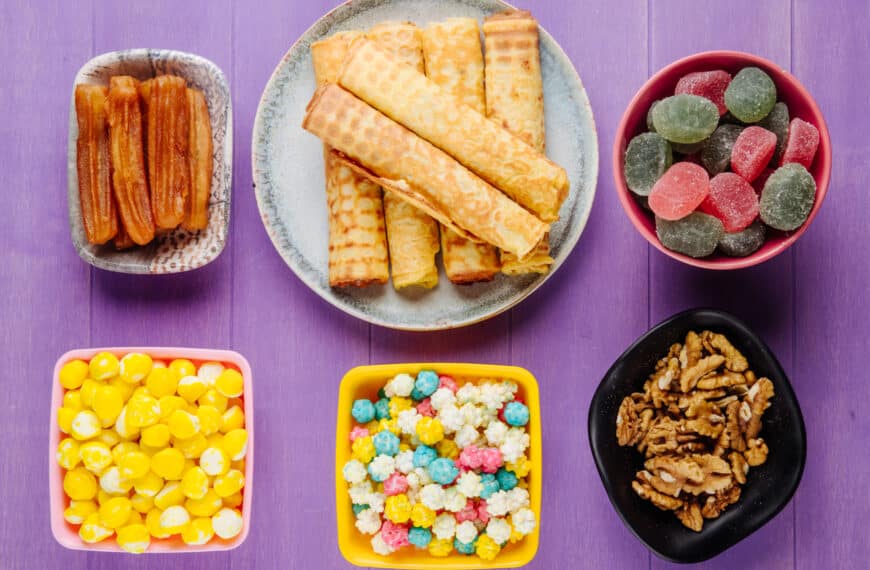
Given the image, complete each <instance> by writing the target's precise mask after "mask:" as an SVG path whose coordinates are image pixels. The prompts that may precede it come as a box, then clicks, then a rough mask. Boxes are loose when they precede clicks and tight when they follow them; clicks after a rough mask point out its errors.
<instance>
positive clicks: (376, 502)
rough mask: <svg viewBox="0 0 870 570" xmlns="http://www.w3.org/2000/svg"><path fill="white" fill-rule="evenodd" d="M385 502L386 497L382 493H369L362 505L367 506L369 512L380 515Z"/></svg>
mask: <svg viewBox="0 0 870 570" xmlns="http://www.w3.org/2000/svg"><path fill="white" fill-rule="evenodd" d="M386 502H387V496H386V495H385V494H384V493H369V496H368V497H367V498H366V502H365V503H364V504H367V505H368V506H369V509H370V510H372V511H374V512H376V513H382V512H384V503H386Z"/></svg>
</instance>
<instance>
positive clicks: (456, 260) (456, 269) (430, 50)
mask: <svg viewBox="0 0 870 570" xmlns="http://www.w3.org/2000/svg"><path fill="white" fill-rule="evenodd" d="M423 57H424V59H425V60H426V75H427V76H428V77H429V78H430V79H431V80H432V81H434V82H435V83H437V84H438V85H440V86H441V88H442V89H444V90H445V91H446V92H447V93H449V94H450V95H452V96H454V97H456V98H457V99H459V100H460V101H462V102H463V103H465V104H466V105H468V106H469V107H471V108H472V109H474V110H475V111H477V112H479V113H485V112H486V101H485V97H484V91H483V52H482V50H481V46H480V28H479V26H478V25H477V20H475V19H474V18H449V19H448V20H445V21H443V22H438V23H434V24H429V25H428V26H426V27H425V28H423ZM441 258H442V259H443V260H444V271H445V273H447V278H448V279H450V281H452V282H453V283H473V282H475V281H488V280H490V279H492V278H493V277H494V276H495V274H496V273H498V270H499V260H498V253H497V250H496V248H494V247H493V246H492V245H490V244H488V243H475V242H473V241H471V240H467V239H465V238H463V237H461V236H459V235H457V234H456V232H454V231H452V230H450V229H449V228H445V227H442V228H441Z"/></svg>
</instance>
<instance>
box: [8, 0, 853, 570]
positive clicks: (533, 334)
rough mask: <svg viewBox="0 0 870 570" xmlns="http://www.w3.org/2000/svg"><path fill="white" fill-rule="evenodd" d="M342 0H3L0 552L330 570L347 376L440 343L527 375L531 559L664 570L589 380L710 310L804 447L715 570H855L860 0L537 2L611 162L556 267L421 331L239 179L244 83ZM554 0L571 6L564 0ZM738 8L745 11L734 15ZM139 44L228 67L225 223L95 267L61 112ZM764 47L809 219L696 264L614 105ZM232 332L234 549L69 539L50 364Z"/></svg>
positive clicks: (250, 92)
mask: <svg viewBox="0 0 870 570" xmlns="http://www.w3.org/2000/svg"><path fill="white" fill-rule="evenodd" d="M336 3H337V0H306V1H303V0H280V1H279V0H269V1H265V2H258V3H250V5H249V3H246V2H241V1H239V2H233V1H232V0H215V1H212V2H208V1H205V0H198V1H187V2H175V1H173V0H157V1H152V2H140V3H138V4H137V5H135V6H122V5H121V4H122V3H117V2H112V1H110V0H92V1H88V0H82V1H81V2H57V3H52V2H48V1H44V2H31V1H28V0H11V1H10V0H6V1H4V2H2V3H0V36H2V38H3V40H2V42H0V61H2V70H3V76H4V77H3V82H2V83H0V110H2V113H3V118H2V120H0V175H2V177H0V178H2V181H3V184H4V189H3V191H2V196H3V197H4V199H5V200H6V202H5V203H4V208H3V210H4V212H5V213H4V216H5V218H4V220H3V222H2V223H0V251H2V262H0V292H2V293H0V315H2V326H0V362H2V371H0V375H2V376H0V377H2V379H3V380H2V387H3V395H2V397H0V398H2V400H3V401H4V402H5V404H4V405H3V406H2V407H3V413H2V414H0V434H2V443H0V568H3V569H17V568H64V569H66V570H74V569H78V568H106V569H110V568H155V569H156V568H175V567H180V566H181V565H182V564H183V565H184V567H186V568H190V569H191V570H192V569H199V568H202V569H208V570H213V569H215V568H254V567H256V568H263V569H265V568H288V567H289V568H306V569H308V568H343V567H346V566H347V564H346V563H345V562H344V561H343V559H342V558H341V556H340V554H339V552H338V548H337V546H336V539H335V530H334V526H335V522H334V509H333V487H332V463H333V453H332V447H333V436H334V431H333V430H334V417H333V416H334V413H335V402H336V397H337V391H338V382H339V379H340V378H341V376H342V374H343V373H344V372H345V371H346V370H347V369H348V368H350V367H352V366H354V365H357V364H364V363H369V362H371V363H378V362H401V361H419V360H454V361H473V362H493V363H511V364H517V365H520V366H525V367H527V368H529V369H530V370H531V371H532V372H533V373H534V374H536V375H537V377H538V379H539V381H540V385H541V396H542V408H543V412H544V418H543V420H544V434H545V435H544V448H545V450H544V452H545V455H546V457H547V462H546V466H545V474H544V507H543V508H544V512H543V519H544V520H543V525H544V527H543V533H542V541H541V548H540V551H539V553H538V556H537V558H536V559H535V561H534V563H533V564H532V566H533V567H535V568H565V567H578V568H579V567H584V568H619V569H621V568H638V567H643V568H646V567H650V568H663V567H666V566H668V564H666V563H664V562H662V561H660V560H658V559H657V558H655V557H654V556H651V555H650V554H649V553H648V552H647V550H646V549H645V548H644V547H643V546H642V545H641V544H640V543H639V542H637V541H636V540H635V539H634V537H633V536H632V535H631V534H630V533H629V532H628V530H626V529H625V528H624V527H623V525H622V523H621V522H620V521H619V519H618V518H617V516H616V514H615V513H614V512H613V510H612V509H611V507H610V504H609V503H608V500H607V497H606V496H605V493H604V490H603V488H602V486H601V484H600V483H599V481H598V475H597V473H596V472H595V467H594V465H593V462H592V456H591V454H590V452H589V450H588V444H587V437H586V430H585V421H586V410H587V405H588V402H589V399H590V397H591V395H592V392H593V390H594V388H595V386H596V385H597V383H598V381H599V379H600V378H601V376H602V375H603V374H604V372H605V371H606V370H607V368H608V367H609V365H610V363H611V361H612V360H613V359H614V358H615V357H616V356H617V355H619V354H620V353H621V352H622V350H623V349H624V348H625V346H627V345H628V344H629V343H630V342H631V341H632V340H633V339H634V338H636V337H637V336H638V335H640V334H641V333H642V332H644V331H645V330H646V329H647V328H648V327H649V326H651V325H653V324H655V323H656V322H658V321H660V320H662V319H664V318H665V317H667V316H669V315H671V314H672V313H675V312H677V311H679V310H681V309H685V308H690V307H695V306H699V305H710V306H715V307H721V308H724V309H727V310H730V311H732V312H734V313H735V314H737V315H738V316H740V317H742V318H744V319H745V320H746V321H748V322H749V323H750V324H751V325H752V326H754V327H755V328H756V329H757V330H758V331H759V332H760V333H761V335H762V336H763V337H764V338H765V340H766V341H767V342H768V343H769V344H770V345H771V346H772V347H773V349H774V350H775V351H776V353H777V355H778V356H779V359H780V361H781V362H782V363H783V366H784V367H785V369H786V370H787V372H788V373H789V374H790V376H791V379H792V382H793V383H794V385H795V389H796V390H797V393H798V396H799V397H800V399H801V402H802V404H803V411H804V416H805V419H806V424H807V432H808V438H809V454H808V461H807V467H806V472H805V475H804V479H803V483H802V484H801V487H800V489H799V490H798V492H797V495H796V497H795V498H794V500H793V501H792V502H791V504H790V505H789V506H788V507H787V508H786V509H785V510H784V511H783V512H782V513H781V514H780V515H779V516H777V517H776V518H775V519H774V520H773V521H771V522H770V523H769V524H768V525H767V526H766V527H764V528H763V529H762V530H760V531H759V532H757V533H756V534H755V535H753V536H752V537H750V538H748V539H747V540H745V541H744V542H742V543H740V544H738V545H737V546H735V547H734V548H732V549H731V550H729V551H727V552H726V553H725V554H723V555H721V556H719V557H718V558H717V559H715V560H713V561H711V562H709V563H707V564H706V565H705V566H707V567H709V568H740V569H741V570H747V569H750V568H765V569H768V568H775V569H779V568H801V569H815V568H866V567H867V564H868V560H870V540H868V531H867V526H866V525H867V521H868V520H870V495H868V488H870V459H868V451H870V446H868V443H867V437H868V435H870V419H868V418H870V415H868V414H867V412H866V411H862V410H863V409H864V406H865V405H867V402H868V401H870V383H868V377H867V369H868V367H867V365H866V364H865V362H864V360H865V357H866V354H867V353H868V348H870V342H868V340H867V339H868V333H870V325H868V324H867V320H868V317H870V311H868V293H870V288H868V285H867V283H868V280H870V265H868V264H870V245H868V239H867V228H868V223H867V221H866V220H867V213H866V212H867V201H868V198H867V196H868V188H867V185H868V180H870V166H868V164H870V162H868V160H867V156H870V137H868V132H870V118H868V117H870V114H868V109H867V103H868V100H867V91H868V89H870V79H868V77H870V63H868V62H870V44H868V35H867V30H868V29H870V3H868V2H867V0H864V1H863V2H860V1H852V2H846V1H842V2H821V1H818V2H810V0H793V1H792V2H789V0H766V1H759V0H731V1H728V2H712V1H710V2H702V1H698V0H680V1H668V2H665V1H656V2H653V1H650V2H648V3H647V2H643V1H642V0H584V1H582V2H573V3H565V2H559V1H557V0H549V1H546V2H545V1H543V0H541V1H540V2H536V3H532V2H526V4H528V5H529V6H531V7H532V8H533V9H534V11H535V14H536V16H537V17H538V18H539V19H540V21H541V23H542V24H543V25H544V26H545V27H546V28H548V29H549V31H550V32H551V33H552V34H553V35H554V36H555V38H556V39H557V41H559V42H560V43H561V44H562V46H563V47H564V48H565V50H566V51H567V52H568V55H569V56H571V58H572V60H573V61H574V64H575V65H576V67H577V69H578V71H579V72H580V75H581V76H582V78H583V82H584V84H585V85H586V87H587V89H588V91H589V95H590V98H591V100H592V105H593V110H594V112H595V118H596V121H597V124H598V132H599V136H600V141H599V142H600V145H601V157H602V167H601V175H600V182H599V188H598V197H597V199H596V203H595V206H594V208H593V212H592V216H591V218H590V221H589V225H588V226H587V228H586V232H585V233H584V234H583V238H582V239H581V240H580V243H579V244H578V246H577V249H576V250H575V252H574V254H573V255H572V256H571V257H570V259H569V260H568V261H567V263H566V264H565V265H564V267H563V268H562V269H561V270H560V271H559V273H558V274H557V275H556V276H554V277H553V279H551V280H550V281H549V282H548V283H547V284H546V285H545V286H544V287H543V288H542V289H541V290H540V291H539V292H538V293H536V294H535V295H534V296H532V297H531V298H530V299H528V300H527V301H526V302H524V303H523V304H522V305H520V306H519V307H517V308H516V309H514V310H513V311H511V312H510V313H508V314H505V315H502V316H501V317H498V318H495V319H493V320H491V321H489V322H486V323H483V324H480V325H477V326H473V327H469V328H466V329H461V330H456V331H450V332H443V333H437V334H410V333H402V332H395V331H391V330H386V329H382V328H378V327H374V326H369V325H367V324H365V323H362V322H359V321H356V320H354V319H353V318H351V317H347V316H345V315H343V314H342V313H340V312H338V311H337V310H335V309H333V308H332V307H330V306H328V305H327V304H326V303H324V302H322V301H321V300H320V299H319V298H318V297H317V296H316V295H314V294H313V293H312V292H310V291H309V290H308V289H307V288H306V287H305V286H304V285H303V284H302V283H301V282H300V281H298V280H297V279H296V277H295V276H294V275H293V274H292V272H291V271H290V270H289V269H288V268H287V267H286V266H285V265H284V263H283V262H282V261H281V259H280V258H279V256H278V254H277V253H276V252H275V250H274V249H273V248H272V245H271V244H270V242H269V240H268V238H267V236H266V232H265V231H264V229H263V226H262V224H261V223H260V218H259V215H258V213H257V208H256V203H255V201H254V193H253V192H252V191H251V170H250V135H251V128H252V123H253V119H254V113H255V110H256V107H257V103H258V101H259V98H260V92H261V90H262V89H263V87H264V86H265V84H266V81H267V79H268V78H269V75H270V73H271V72H272V69H273V68H274V66H275V64H276V63H277V61H278V60H279V59H280V58H281V56H282V55H283V54H284V52H285V51H286V50H287V49H288V47H289V46H290V45H291V43H292V42H293V41H294V40H295V39H296V37H297V36H299V35H300V34H301V33H302V32H303V30H305V29H306V28H307V27H308V26H309V25H311V23H313V22H314V21H315V20H316V19H317V18H318V17H319V16H320V15H321V14H322V13H324V12H325V11H326V10H327V9H329V8H331V7H332V6H333V5H335V4H336ZM569 5H573V6H570V7H569ZM736 16H740V17H743V19H742V20H741V21H740V23H739V24H735V23H734V18H735V17H736ZM131 47H165V48H176V49H181V50H187V51H191V52H195V53H199V54H201V55H203V56H205V57H207V58H209V59H211V60H213V61H214V62H216V63H217V64H218V65H219V66H221V67H222V68H223V70H224V71H225V73H226V74H227V77H228V79H229V80H230V82H231V84H232V90H233V99H234V107H235V182H236V186H235V190H236V191H235V202H234V204H233V220H232V231H231V239H230V241H229V245H228V246H227V249H226V251H225V252H224V253H223V255H222V256H221V257H220V258H219V259H218V260H217V261H216V262H215V263H213V264H212V265H210V266H208V267H206V268H204V269H201V270H199V271H196V272H194V273H190V274H186V275H179V276H172V277H160V278H143V277H133V276H123V275H116V274H112V273H106V272H103V271H99V270H95V269H91V268H90V267H89V266H87V265H86V264H84V263H83V262H82V261H81V260H80V259H79V258H78V256H77V255H76V253H75V252H74V251H73V248H72V245H71V243H70V239H69V230H68V224H67V217H66V208H67V205H66V198H65V196H66V128H67V114H68V106H69V96H70V88H71V82H72V79H73V75H74V73H75V71H76V70H77V69H78V68H79V66H80V65H81V64H82V63H83V62H85V61H86V60H87V59H89V58H90V57H92V56H93V55H95V54H98V53H102V52H106V51H110V50H116V49H121V48H131ZM716 48H724V49H739V50H745V51H750V52H754V53H757V54H760V55H762V56H765V57H768V58H770V59H772V60H773V61H775V62H777V63H779V64H780V65H782V66H783V67H785V68H786V69H791V71H792V72H793V73H794V74H795V75H796V76H797V77H798V78H799V79H800V80H801V81H803V83H804V85H806V86H807V87H808V88H809V90H810V91H811V92H812V93H813V94H814V96H815V97H816V100H817V101H818V103H819V104H820V106H821V108H822V110H823V112H825V114H826V117H827V120H828V126H829V127H830V130H831V136H832V138H833V147H834V149H833V154H834V174H833V180H832V183H831V188H830V192H829V196H828V199H827V202H826V204H825V206H824V208H823V209H822V211H821V214H820V215H819V217H818V218H817V219H816V221H815V223H814V224H813V226H812V228H811V229H810V230H809V232H807V234H806V235H805V236H804V237H803V238H802V240H801V241H800V242H799V243H798V244H797V245H796V247H794V248H792V249H791V250H790V251H789V252H788V253H786V254H784V255H782V256H780V257H779V258H777V259H775V260H773V261H770V262H768V263H766V264H764V265H763V266H761V267H756V268H754V269H749V270H743V271H736V272H732V273H715V272H705V271H702V270H698V269H691V268H688V267H685V266H682V265H679V264H677V263H676V262H674V261H671V260H670V259H668V258H666V257H665V256H663V255H661V254H660V253H658V252H657V251H655V250H654V249H652V248H650V247H648V246H647V245H646V243H645V242H644V241H643V239H642V238H641V237H640V236H639V235H638V234H637V233H636V232H635V230H634V229H633V228H632V227H631V225H630V223H629V221H628V219H627V218H626V216H625V215H624V214H623V212H622V209H621V208H620V206H619V203H618V201H617V198H616V194H615V192H614V189H613V182H612V174H611V172H610V167H609V164H610V147H611V145H612V142H613V133H614V130H615V128H616V124H617V121H618V119H619V117H620V116H621V113H622V111H623V109H624V106H625V105H626V104H627V103H628V101H629V99H630V98H631V96H632V95H633V93H634V92H635V90H636V89H637V88H638V87H639V86H640V85H641V84H642V83H643V81H644V80H645V79H646V78H647V77H648V76H649V75H650V74H651V73H652V72H654V71H655V70H657V69H659V68H660V67H662V66H664V65H665V64H667V63H669V62H671V61H672V60H674V59H676V58H678V57H681V56H684V55H688V54H690V53H693V52H697V51H702V50H708V49H716ZM125 344H126V345H137V344H138V345H149V344H150V345H180V346H184V345H187V346H206V347H214V348H232V349H235V350H238V351H240V352H241V353H243V354H244V355H245V356H247V357H248V359H249V360H250V361H251V364H252V366H253V367H254V370H255V377H256V383H257V401H256V405H257V414H256V429H257V449H258V453H257V456H258V461H257V465H256V470H257V476H256V479H257V489H256V496H255V500H254V505H253V513H254V515H253V527H252V530H251V534H250V537H249V538H248V540H247V542H246V543H245V544H244V545H243V546H242V547H241V548H239V549H238V550H236V551H234V552H231V553H227V554H213V555H199V556H187V557H183V558H182V557H179V556H165V555H160V556H148V555H146V556H140V557H132V556H121V555H103V554H85V553H79V552H72V551H69V550H64V549H63V548H61V547H60V546H59V545H57V544H56V543H55V542H54V540H53V539H52V537H51V534H50V532H49V521H48V501H47V494H46V487H47V480H46V473H47V469H48V465H47V461H48V457H47V454H46V442H47V435H48V422H49V412H48V401H49V390H50V375H51V366H52V365H53V363H54V360H55V359H56V358H57V356H58V355H59V354H61V353H62V352H64V351H66V350H67V349H70V348H75V347H84V346H103V345H125Z"/></svg>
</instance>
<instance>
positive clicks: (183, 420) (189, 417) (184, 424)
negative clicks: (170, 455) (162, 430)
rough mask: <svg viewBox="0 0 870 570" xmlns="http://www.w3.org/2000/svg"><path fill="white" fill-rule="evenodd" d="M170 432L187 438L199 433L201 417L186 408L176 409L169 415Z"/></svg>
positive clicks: (181, 437) (178, 436)
mask: <svg viewBox="0 0 870 570" xmlns="http://www.w3.org/2000/svg"><path fill="white" fill-rule="evenodd" d="M168 425H169V433H171V434H172V435H173V436H175V437H177V438H179V439H187V438H189V437H193V436H195V435H196V434H198V433H199V418H198V417H196V416H195V415H193V414H191V413H190V412H185V411H184V410H175V411H174V412H172V415H170V416H169V421H168Z"/></svg>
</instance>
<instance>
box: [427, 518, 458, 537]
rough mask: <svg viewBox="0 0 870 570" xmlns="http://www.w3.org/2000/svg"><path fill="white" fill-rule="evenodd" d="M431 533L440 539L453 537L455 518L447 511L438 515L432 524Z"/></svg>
mask: <svg viewBox="0 0 870 570" xmlns="http://www.w3.org/2000/svg"><path fill="white" fill-rule="evenodd" d="M432 533H433V534H434V535H435V536H436V537H438V538H440V539H441V540H447V539H450V538H453V535H454V534H456V519H455V518H454V517H453V515H448V514H447V513H444V514H443V515H438V517H437V518H436V519H435V523H434V524H432Z"/></svg>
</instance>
